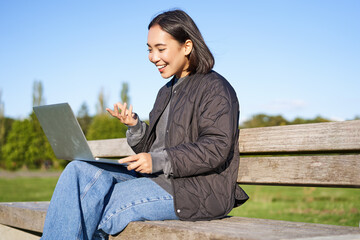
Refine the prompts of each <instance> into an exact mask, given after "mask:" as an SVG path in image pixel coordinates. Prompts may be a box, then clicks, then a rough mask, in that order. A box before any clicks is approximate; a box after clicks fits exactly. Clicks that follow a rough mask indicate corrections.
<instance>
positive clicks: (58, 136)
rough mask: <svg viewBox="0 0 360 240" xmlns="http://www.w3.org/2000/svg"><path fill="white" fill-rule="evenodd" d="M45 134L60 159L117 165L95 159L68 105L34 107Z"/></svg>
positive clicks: (111, 161)
mask: <svg viewBox="0 0 360 240" xmlns="http://www.w3.org/2000/svg"><path fill="white" fill-rule="evenodd" d="M33 109H34V112H35V115H36V117H37V118H38V120H39V122H40V125H41V127H42V129H43V130H44V133H45V135H46V137H47V139H48V141H49V142H50V145H51V147H52V149H53V151H54V153H55V156H56V157H57V158H58V159H65V160H69V161H72V160H81V161H88V162H102V163H110V164H117V165H126V164H120V163H118V162H117V160H114V159H106V158H95V157H94V156H93V154H92V152H91V150H90V147H89V145H88V143H87V140H86V138H85V135H84V133H83V131H82V129H81V127H80V124H79V122H78V121H77V119H76V117H75V115H74V112H73V111H72V109H71V107H70V105H69V104H68V103H60V104H53V105H43V106H37V107H33Z"/></svg>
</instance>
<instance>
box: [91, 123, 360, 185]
mask: <svg viewBox="0 0 360 240" xmlns="http://www.w3.org/2000/svg"><path fill="white" fill-rule="evenodd" d="M89 145H90V148H91V150H92V152H93V154H94V155H95V156H97V157H123V156H128V155H131V154H134V152H133V151H132V150H131V148H130V147H129V146H128V144H127V142H126V139H108V140H96V141H89ZM239 147H240V167H239V175H238V183H242V184H260V185H263V184H267V185H297V186H323V187H354V188H359V187H360V174H359V173H360V120H353V121H344V122H329V123H314V124H301V125H287V126H277V127H262V128H248V129H241V130H240V140H239Z"/></svg>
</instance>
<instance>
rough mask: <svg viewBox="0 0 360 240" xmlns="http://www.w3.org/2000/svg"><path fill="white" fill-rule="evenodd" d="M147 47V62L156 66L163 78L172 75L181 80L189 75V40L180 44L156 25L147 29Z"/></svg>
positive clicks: (190, 47)
mask: <svg viewBox="0 0 360 240" xmlns="http://www.w3.org/2000/svg"><path fill="white" fill-rule="evenodd" d="M147 45H148V48H149V60H150V62H152V63H154V64H155V65H156V67H157V69H158V70H159V72H160V74H161V76H162V77H163V78H169V77H171V76H173V75H176V77H177V78H181V77H185V76H186V75H188V74H189V72H188V71H187V69H188V67H189V59H188V55H189V54H190V52H191V50H192V42H191V41H190V40H187V41H186V42H185V43H184V44H180V43H179V42H178V41H177V40H175V39H174V38H173V37H172V36H171V35H170V34H168V33H167V32H165V31H163V30H162V29H161V27H160V26H159V25H158V24H156V25H154V26H152V27H151V28H150V29H149V33H148V41H147Z"/></svg>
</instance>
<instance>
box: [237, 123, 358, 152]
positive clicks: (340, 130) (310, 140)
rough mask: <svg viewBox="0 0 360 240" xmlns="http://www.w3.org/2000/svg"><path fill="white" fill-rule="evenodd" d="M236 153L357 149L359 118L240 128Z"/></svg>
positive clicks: (356, 150)
mask: <svg viewBox="0 0 360 240" xmlns="http://www.w3.org/2000/svg"><path fill="white" fill-rule="evenodd" d="M239 146H240V153H241V154H251V153H285V152H312V151H316V152H337V151H355V152H360V120H353V121H345V122H328V123H313V124H300V125H287V126H277V127H262V128H247V129H241V130H240V140H239Z"/></svg>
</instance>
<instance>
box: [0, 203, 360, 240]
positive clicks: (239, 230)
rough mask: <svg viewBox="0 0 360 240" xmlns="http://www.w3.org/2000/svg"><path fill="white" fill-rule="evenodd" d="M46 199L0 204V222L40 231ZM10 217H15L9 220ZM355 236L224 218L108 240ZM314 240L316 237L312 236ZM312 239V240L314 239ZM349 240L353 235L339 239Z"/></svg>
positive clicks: (131, 228)
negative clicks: (43, 200) (44, 200)
mask: <svg viewBox="0 0 360 240" xmlns="http://www.w3.org/2000/svg"><path fill="white" fill-rule="evenodd" d="M48 204H49V203H48V202H27V203H0V224H5V225H10V226H13V227H16V228H20V229H27V230H31V231H35V232H41V231H42V228H43V224H44V221H45V213H46V210H47V208H48ZM13 219H16V221H15V220H13ZM344 235H347V236H348V237H358V236H360V229H359V228H356V227H342V226H333V225H324V224H311V223H299V222H287V221H278V220H267V219H256V218H243V217H228V218H224V219H221V220H212V221H198V222H188V221H170V220H169V221H144V222H131V223H130V224H129V225H128V226H127V227H126V228H125V230H124V231H123V232H122V233H121V234H120V235H119V236H116V237H110V240H119V239H137V240H141V239H164V240H167V239H243V240H250V239H251V240H257V239H258V240H260V239H266V240H278V239H289V240H290V239H301V238H312V237H320V236H323V237H326V236H332V237H334V236H344ZM315 239H316V238H315ZM315 239H314V240H315ZM341 239H344V240H345V239H346V240H350V239H353V238H341Z"/></svg>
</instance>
